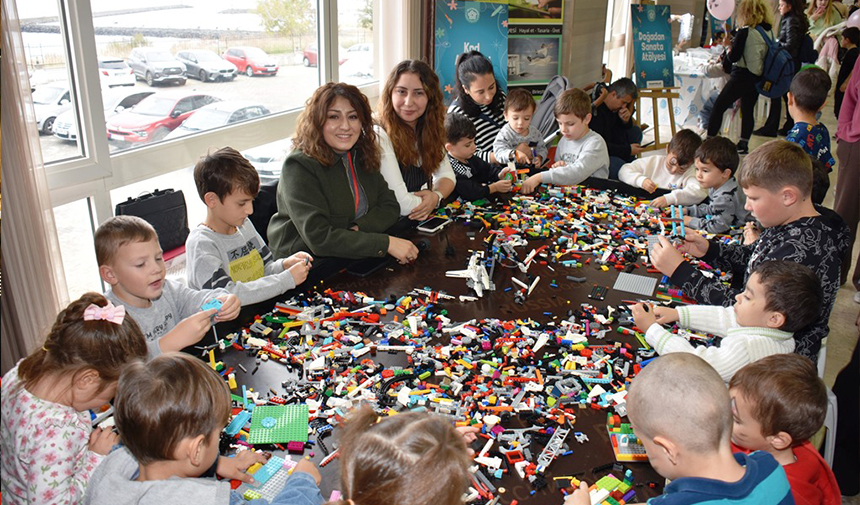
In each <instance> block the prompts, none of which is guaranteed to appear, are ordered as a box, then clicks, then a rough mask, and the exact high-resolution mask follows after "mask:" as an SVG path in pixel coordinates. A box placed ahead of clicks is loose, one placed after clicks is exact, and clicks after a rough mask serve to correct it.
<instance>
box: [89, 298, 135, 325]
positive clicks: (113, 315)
mask: <svg viewBox="0 0 860 505" xmlns="http://www.w3.org/2000/svg"><path fill="white" fill-rule="evenodd" d="M124 319H125V306H124V305H119V306H116V305H114V304H112V303H111V302H108V304H107V305H105V306H104V307H99V306H98V305H96V304H94V303H91V304H90V306H89V307H87V308H86V309H85V310H84V321H110V322H112V323H114V324H122V322H123V320H124Z"/></svg>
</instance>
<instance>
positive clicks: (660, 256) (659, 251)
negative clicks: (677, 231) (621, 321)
mask: <svg viewBox="0 0 860 505" xmlns="http://www.w3.org/2000/svg"><path fill="white" fill-rule="evenodd" d="M657 240H658V242H657V243H656V244H654V247H652V248H651V263H652V264H653V265H654V268H656V269H657V270H659V271H660V272H661V273H662V274H663V275H668V276H669V277H671V276H672V274H673V273H675V269H677V268H678V265H680V264H681V263H683V262H684V256H683V255H682V254H681V253H680V252H679V251H678V250H677V249H675V246H674V245H672V243H671V242H669V239H667V238H666V237H664V236H663V235H660V236H658V237H657ZM640 328H641V326H640Z"/></svg>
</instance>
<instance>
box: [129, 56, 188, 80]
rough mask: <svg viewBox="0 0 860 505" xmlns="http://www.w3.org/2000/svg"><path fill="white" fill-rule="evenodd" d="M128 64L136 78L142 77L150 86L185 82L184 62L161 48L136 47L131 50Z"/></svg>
mask: <svg viewBox="0 0 860 505" xmlns="http://www.w3.org/2000/svg"><path fill="white" fill-rule="evenodd" d="M128 65H129V66H130V67H131V69H132V70H133V71H134V76H135V78H136V79H143V80H145V81H146V83H147V84H149V85H150V86H154V85H155V84H156V83H158V84H161V83H173V84H178V85H180V86H182V85H183V84H185V64H184V63H182V62H181V61H179V60H177V59H176V58H174V57H173V55H172V54H170V53H168V52H167V51H164V50H162V49H155V48H152V47H136V48H134V49H132V50H131V55H129V57H128Z"/></svg>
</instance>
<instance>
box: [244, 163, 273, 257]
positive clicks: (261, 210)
mask: <svg viewBox="0 0 860 505" xmlns="http://www.w3.org/2000/svg"><path fill="white" fill-rule="evenodd" d="M276 212H278V179H274V180H272V181H268V182H265V183H263V184H261V185H260V192H259V193H258V194H257V198H254V213H253V214H251V215H250V216H249V217H248V219H250V220H251V224H253V225H254V229H256V230H257V233H259V234H260V237H262V239H263V242H265V243H266V244H268V243H269V235H268V233H267V230H268V229H269V221H270V220H271V219H272V216H274V215H275V213H276Z"/></svg>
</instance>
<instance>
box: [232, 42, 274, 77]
mask: <svg viewBox="0 0 860 505" xmlns="http://www.w3.org/2000/svg"><path fill="white" fill-rule="evenodd" d="M224 59H225V60H227V61H229V62H230V63H232V64H234V65H236V68H238V69H239V72H244V73H245V75H247V76H248V77H252V76H254V75H277V73H278V62H277V61H275V59H274V58H272V57H271V56H269V55H268V54H266V52H265V51H263V50H262V49H260V48H258V47H247V46H246V47H231V48H230V49H227V51H225V52H224Z"/></svg>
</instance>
